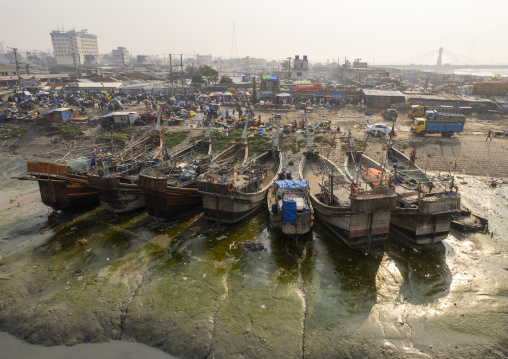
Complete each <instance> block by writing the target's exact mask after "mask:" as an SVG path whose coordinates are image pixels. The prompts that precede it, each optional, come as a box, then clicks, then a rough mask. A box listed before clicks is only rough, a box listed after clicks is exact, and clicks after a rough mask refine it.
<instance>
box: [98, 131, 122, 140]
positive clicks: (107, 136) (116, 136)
mask: <svg viewBox="0 0 508 359" xmlns="http://www.w3.org/2000/svg"><path fill="white" fill-rule="evenodd" d="M99 138H100V139H101V140H110V139H111V133H110V132H104V133H102V134H101V135H100V136H99ZM128 139H129V135H128V134H126V133H119V132H113V140H115V141H123V142H125V141H127V140H128Z"/></svg>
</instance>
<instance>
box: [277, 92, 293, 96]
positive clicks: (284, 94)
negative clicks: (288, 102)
mask: <svg viewBox="0 0 508 359" xmlns="http://www.w3.org/2000/svg"><path fill="white" fill-rule="evenodd" d="M276 96H277V97H291V94H289V93H286V92H281V93H278V94H277V95H276Z"/></svg>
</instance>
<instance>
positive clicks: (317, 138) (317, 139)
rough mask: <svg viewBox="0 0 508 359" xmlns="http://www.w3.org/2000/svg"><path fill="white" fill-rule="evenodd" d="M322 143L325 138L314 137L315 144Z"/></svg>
mask: <svg viewBox="0 0 508 359" xmlns="http://www.w3.org/2000/svg"><path fill="white" fill-rule="evenodd" d="M321 141H323V136H316V137H314V142H315V143H320V142H321Z"/></svg>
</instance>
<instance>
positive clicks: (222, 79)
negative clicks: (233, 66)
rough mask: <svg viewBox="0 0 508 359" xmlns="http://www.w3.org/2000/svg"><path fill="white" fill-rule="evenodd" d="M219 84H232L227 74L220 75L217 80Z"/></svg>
mask: <svg viewBox="0 0 508 359" xmlns="http://www.w3.org/2000/svg"><path fill="white" fill-rule="evenodd" d="M219 83H220V84H232V83H233V79H232V78H231V77H229V76H226V75H222V76H221V77H220V81H219Z"/></svg>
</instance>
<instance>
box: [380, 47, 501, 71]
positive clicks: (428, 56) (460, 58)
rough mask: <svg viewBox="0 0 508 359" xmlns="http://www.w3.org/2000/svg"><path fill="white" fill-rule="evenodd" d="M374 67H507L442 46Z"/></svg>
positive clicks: (485, 68) (432, 68)
mask: <svg viewBox="0 0 508 359" xmlns="http://www.w3.org/2000/svg"><path fill="white" fill-rule="evenodd" d="M436 55H437V61H436V62H435V63H434V64H429V60H432V59H433V58H436ZM443 55H445V57H446V58H447V59H450V62H446V63H443ZM376 67H392V68H397V69H407V68H413V69H421V70H439V71H447V70H458V69H481V70H500V69H508V65H503V64H498V65H488V64H484V63H482V62H480V61H477V60H475V59H472V58H470V57H467V56H464V55H460V54H457V53H455V52H452V51H450V50H446V51H445V50H444V49H443V48H442V47H440V48H439V49H436V50H432V51H429V52H427V53H425V54H421V55H417V56H413V57H411V58H409V59H406V60H402V61H400V62H398V63H396V64H391V65H377V66H376Z"/></svg>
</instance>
